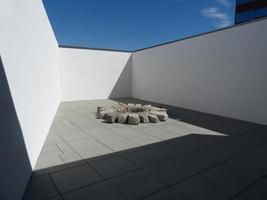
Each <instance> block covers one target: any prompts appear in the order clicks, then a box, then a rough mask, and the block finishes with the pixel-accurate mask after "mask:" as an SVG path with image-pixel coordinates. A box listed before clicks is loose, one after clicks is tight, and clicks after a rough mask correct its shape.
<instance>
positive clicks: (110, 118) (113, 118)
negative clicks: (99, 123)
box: [105, 112, 120, 123]
mask: <svg viewBox="0 0 267 200" xmlns="http://www.w3.org/2000/svg"><path fill="white" fill-rule="evenodd" d="M119 114H120V113H118V112H112V113H107V114H106V117H105V118H106V122H108V123H115V122H116V120H117V119H118V116H119Z"/></svg>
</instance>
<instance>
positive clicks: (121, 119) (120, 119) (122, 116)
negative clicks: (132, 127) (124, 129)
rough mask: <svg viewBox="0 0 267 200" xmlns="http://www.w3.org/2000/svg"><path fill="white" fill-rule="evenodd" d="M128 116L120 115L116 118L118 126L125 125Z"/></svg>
mask: <svg viewBox="0 0 267 200" xmlns="http://www.w3.org/2000/svg"><path fill="white" fill-rule="evenodd" d="M128 115H129V113H121V114H120V115H119V116H118V123H120V124H125V123H126V121H127V118H128Z"/></svg>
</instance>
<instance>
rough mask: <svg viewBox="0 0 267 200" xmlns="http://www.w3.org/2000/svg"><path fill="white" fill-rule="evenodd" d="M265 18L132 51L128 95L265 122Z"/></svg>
mask: <svg viewBox="0 0 267 200" xmlns="http://www.w3.org/2000/svg"><path fill="white" fill-rule="evenodd" d="M266 36H267V20H266V19H265V20H261V21H257V22H254V23H249V24H245V25H241V26H237V27H233V28H230V29H226V30H222V31H218V32H214V33H210V34H206V35H202V36H199V37H194V38H191V39H186V40H182V41H178V42H175V43H171V44H166V45H163V46H159V47H155V48H150V49H147V50H143V51H139V52H136V53H133V55H132V75H133V77H132V96H133V97H136V98H140V99H145V100H150V101H155V102H161V103H165V104H169V105H174V106H180V107H185V108H189V109H194V110H199V111H204V112H209V113H214V114H218V115H223V116H227V117H233V118H237V119H242V120H248V121H252V122H257V123H263V124H267V106H266V100H267V78H266V75H267V56H266V55H267V37H266Z"/></svg>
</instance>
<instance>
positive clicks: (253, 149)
mask: <svg viewBox="0 0 267 200" xmlns="http://www.w3.org/2000/svg"><path fill="white" fill-rule="evenodd" d="M266 144H267V143H266V142H265V143H263V144H259V145H257V146H255V147H253V148H250V149H249V150H247V151H246V152H243V153H240V154H237V155H235V156H232V157H231V158H228V159H225V160H224V161H221V162H218V163H216V164H214V165H212V166H210V167H208V168H206V169H204V170H201V171H200V172H198V173H196V174H193V175H191V176H188V177H186V178H183V179H181V180H179V181H175V182H174V183H172V184H169V185H168V186H167V187H166V188H163V189H160V190H158V191H157V192H154V193H151V194H149V195H147V196H145V197H143V198H141V199H144V198H147V197H149V196H152V195H153V194H156V193H159V192H161V191H163V190H166V189H168V188H170V187H173V186H174V185H178V184H181V183H182V182H184V181H187V180H188V179H190V178H193V177H195V176H198V175H200V174H203V173H205V172H207V171H209V170H211V169H213V168H215V167H217V166H220V165H222V164H224V163H227V162H231V161H233V160H234V159H235V158H238V157H242V156H243V155H246V154H247V153H250V152H253V151H255V150H256V149H258V148H259V147H262V146H265V145H266ZM141 199H140V200H141Z"/></svg>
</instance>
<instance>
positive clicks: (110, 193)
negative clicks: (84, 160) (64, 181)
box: [63, 182, 123, 200]
mask: <svg viewBox="0 0 267 200" xmlns="http://www.w3.org/2000/svg"><path fill="white" fill-rule="evenodd" d="M63 198H64V200H89V199H92V200H122V199H123V198H121V196H120V195H119V194H118V193H117V192H116V191H115V190H114V189H113V188H112V187H111V186H110V185H109V184H107V183H106V182H101V183H97V184H94V185H92V186H89V187H85V188H82V189H79V190H75V191H73V192H70V193H66V194H64V195H63Z"/></svg>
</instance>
